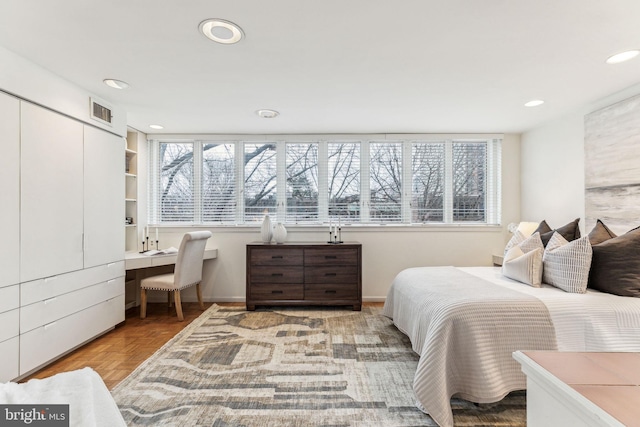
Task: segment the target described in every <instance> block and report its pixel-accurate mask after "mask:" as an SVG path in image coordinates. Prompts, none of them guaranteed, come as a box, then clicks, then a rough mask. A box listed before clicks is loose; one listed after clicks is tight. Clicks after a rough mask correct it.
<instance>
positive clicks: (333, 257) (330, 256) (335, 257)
mask: <svg viewBox="0 0 640 427" xmlns="http://www.w3.org/2000/svg"><path fill="white" fill-rule="evenodd" d="M324 259H338V256H337V255H325V256H324Z"/></svg>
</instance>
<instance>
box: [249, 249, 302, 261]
mask: <svg viewBox="0 0 640 427" xmlns="http://www.w3.org/2000/svg"><path fill="white" fill-rule="evenodd" d="M302 255H303V252H302V249H298V248H291V249H285V248H273V249H272V248H267V247H264V248H253V249H251V257H250V259H249V263H250V265H302V259H303V257H302Z"/></svg>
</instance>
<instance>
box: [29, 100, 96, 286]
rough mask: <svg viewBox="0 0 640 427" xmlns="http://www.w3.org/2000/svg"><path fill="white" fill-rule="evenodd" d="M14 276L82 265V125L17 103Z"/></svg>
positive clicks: (38, 274) (37, 275)
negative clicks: (18, 146)
mask: <svg viewBox="0 0 640 427" xmlns="http://www.w3.org/2000/svg"><path fill="white" fill-rule="evenodd" d="M20 105H21V126H20V129H21V147H22V153H21V159H20V176H21V187H22V191H21V195H22V199H21V208H20V218H21V222H20V234H21V239H20V281H22V282H24V281H27V280H33V279H38V278H41V277H47V276H53V275H56V274H60V273H65V272H68V271H74V270H80V269H82V267H83V249H82V247H83V236H82V233H83V229H84V228H83V219H84V218H83V211H84V206H83V170H82V169H83V160H82V158H83V155H82V151H83V131H82V126H83V125H82V124H81V123H80V122H78V121H76V120H72V119H70V118H67V117H65V116H62V115H60V114H57V113H54V112H52V111H49V110H46V109H44V108H41V107H38V106H36V105H33V104H30V103H27V102H21V104H20Z"/></svg>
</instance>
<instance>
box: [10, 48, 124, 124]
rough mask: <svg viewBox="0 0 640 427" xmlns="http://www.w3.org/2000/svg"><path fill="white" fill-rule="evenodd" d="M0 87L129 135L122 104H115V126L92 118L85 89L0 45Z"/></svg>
mask: <svg viewBox="0 0 640 427" xmlns="http://www.w3.org/2000/svg"><path fill="white" fill-rule="evenodd" d="M0 64H1V66H0V90H2V91H4V92H7V93H10V94H12V95H15V96H17V97H19V98H22V99H25V100H28V101H31V102H33V103H34V104H39V105H42V106H44V107H47V108H50V109H52V110H55V111H58V112H60V113H63V114H66V115H68V116H70V117H74V118H76V119H78V120H81V121H83V122H86V123H88V124H90V125H93V126H96V127H100V128H102V129H105V130H108V131H109V132H113V133H115V134H117V135H120V136H126V135H127V130H126V129H127V119H126V117H127V115H126V113H125V111H124V109H123V108H121V107H119V106H118V105H113V104H112V103H109V100H108V99H107V100H104V101H107V103H109V105H110V106H111V107H112V108H113V109H112V112H113V123H112V124H113V126H108V125H104V124H102V123H101V122H98V121H96V120H93V119H91V118H90V114H89V113H90V103H89V99H90V98H91V97H94V98H95V95H93V94H90V93H89V92H87V91H86V90H84V89H82V88H80V87H78V86H77V85H75V84H73V83H70V82H69V81H67V80H64V79H63V78H61V77H59V76H57V75H55V74H53V73H52V72H50V71H48V70H45V69H44V68H42V67H40V66H39V65H36V64H34V63H33V62H30V61H29V60H27V59H25V58H23V57H21V56H19V55H16V54H15V53H13V52H11V51H9V50H7V49H5V48H4V47H2V46H0Z"/></svg>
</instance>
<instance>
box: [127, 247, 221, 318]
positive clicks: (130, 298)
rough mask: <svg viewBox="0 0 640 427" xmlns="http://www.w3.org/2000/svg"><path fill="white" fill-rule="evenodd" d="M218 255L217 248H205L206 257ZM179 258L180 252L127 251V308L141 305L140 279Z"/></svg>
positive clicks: (211, 257) (157, 272)
mask: <svg viewBox="0 0 640 427" xmlns="http://www.w3.org/2000/svg"><path fill="white" fill-rule="evenodd" d="M217 257H218V250H217V249H205V250H204V259H205V260H208V259H214V258H217ZM177 259H178V254H170V255H145V254H141V253H138V252H127V253H126V254H125V256H124V268H125V270H126V271H127V282H126V289H125V291H126V294H125V310H126V309H129V308H132V307H137V306H138V305H140V281H141V280H142V279H144V278H145V277H149V276H152V275H154V274H159V273H160V274H161V273H163V272H162V271H159V270H160V269H158V268H155V267H163V266H165V267H167V268H168V266H173V265H174V264H175V263H176V261H177Z"/></svg>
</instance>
